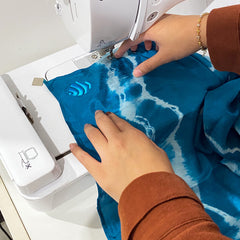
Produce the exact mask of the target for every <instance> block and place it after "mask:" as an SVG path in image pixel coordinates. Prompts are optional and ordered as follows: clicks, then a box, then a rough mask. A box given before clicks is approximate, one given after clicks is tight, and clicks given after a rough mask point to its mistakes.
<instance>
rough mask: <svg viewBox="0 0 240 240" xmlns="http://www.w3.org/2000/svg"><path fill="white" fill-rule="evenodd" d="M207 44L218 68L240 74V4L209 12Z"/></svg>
mask: <svg viewBox="0 0 240 240" xmlns="http://www.w3.org/2000/svg"><path fill="white" fill-rule="evenodd" d="M207 45H208V49H209V54H210V58H211V60H212V63H213V65H214V67H215V68H216V69H218V70H220V71H229V72H235V73H238V74H240V5H235V6H230V7H224V8H219V9H214V10H213V11H212V12H211V13H210V14H209V17H208V21H207Z"/></svg>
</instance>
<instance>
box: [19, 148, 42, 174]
mask: <svg viewBox="0 0 240 240" xmlns="http://www.w3.org/2000/svg"><path fill="white" fill-rule="evenodd" d="M18 154H19V156H20V158H21V165H22V167H23V168H24V169H26V170H28V169H30V168H31V167H32V164H31V161H32V160H33V159H35V158H36V157H37V156H38V153H37V150H36V149H35V148H34V147H31V148H28V149H26V150H23V151H21V152H18Z"/></svg>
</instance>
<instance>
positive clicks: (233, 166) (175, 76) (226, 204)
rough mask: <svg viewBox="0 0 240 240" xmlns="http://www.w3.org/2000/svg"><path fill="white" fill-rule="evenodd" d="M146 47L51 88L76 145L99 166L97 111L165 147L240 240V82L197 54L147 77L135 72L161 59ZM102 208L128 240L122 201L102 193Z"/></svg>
mask: <svg viewBox="0 0 240 240" xmlns="http://www.w3.org/2000/svg"><path fill="white" fill-rule="evenodd" d="M155 53H156V52H155V50H151V51H148V52H147V51H145V50H144V47H143V46H141V47H140V48H139V50H138V51H137V52H136V53H132V52H128V54H126V55H125V56H124V57H123V58H121V59H118V60H117V59H113V60H111V61H110V60H108V58H106V57H105V58H103V59H101V60H100V61H99V62H98V63H95V64H94V65H92V66H91V67H89V68H86V69H81V70H79V71H76V72H74V73H72V74H69V75H67V76H62V77H58V78H56V79H54V80H52V81H49V82H45V84H46V85H47V87H48V88H49V90H50V91H51V92H52V93H53V94H54V96H55V97H56V98H57V100H58V101H59V103H60V105H61V109H62V112H63V115H64V118H65V120H66V122H67V124H68V126H69V128H70V130H71V131H72V133H73V135H74V137H75V139H76V141H77V143H78V144H79V145H80V146H81V147H83V148H84V149H85V150H87V151H88V152H89V153H90V154H91V155H92V156H94V157H95V158H97V159H98V160H99V157H98V155H97V153H96V152H95V150H94V148H93V147H92V145H91V143H90V142H89V141H88V139H87V137H86V136H85V134H84V131H83V127H84V124H85V123H91V124H93V125H96V123H95V119H94V112H95V110H98V109H100V110H103V111H105V112H107V111H111V112H114V113H116V114H117V115H118V116H120V117H122V118H124V119H126V120H127V121H129V122H130V123H131V124H132V125H134V126H135V127H137V128H138V129H140V130H142V131H143V132H145V133H146V134H147V136H148V137H149V138H151V139H152V140H153V141H154V142H155V143H157V145H158V146H160V147H161V148H163V149H164V150H165V151H166V152H167V154H168V156H169V158H170V160H171V163H172V165H173V168H174V170H175V172H176V174H178V175H179V176H180V177H182V178H183V179H184V180H185V181H186V182H187V183H188V184H189V186H190V187H191V188H192V189H193V190H194V191H195V193H196V194H197V195H198V197H199V198H200V199H201V201H202V202H203V204H204V207H205V209H206V211H207V212H208V213H209V215H210V216H211V217H212V218H213V220H214V221H215V222H216V223H217V224H218V226H219V227H220V229H221V232H222V233H223V234H225V235H227V236H229V237H231V238H233V239H240V137H239V133H240V117H239V116H240V114H239V111H240V93H239V92H240V79H239V78H238V76H237V75H236V74H232V73H227V72H218V71H216V70H214V68H213V67H212V65H211V63H210V62H209V61H208V60H207V59H205V58H203V57H201V56H199V55H197V54H194V55H192V56H189V57H187V58H184V59H182V60H179V61H175V62H172V63H169V64H166V65H163V66H161V67H159V68H157V69H155V70H154V71H152V72H151V73H149V74H147V75H146V76H144V77H141V78H134V77H133V75H132V71H133V69H134V68H135V67H136V66H137V65H138V64H139V63H141V62H142V61H144V60H146V59H147V58H149V57H151V56H152V55H153V54H155ZM98 190H99V197H98V202H97V208H98V212H99V215H100V218H101V221H102V225H103V228H104V230H105V233H106V236H107V238H108V239H109V240H113V239H119V240H120V239H121V233H120V222H119V217H118V210H117V203H116V202H115V201H114V200H113V199H111V198H110V197H109V196H108V195H107V194H106V193H105V192H104V191H103V190H102V189H101V188H100V187H98Z"/></svg>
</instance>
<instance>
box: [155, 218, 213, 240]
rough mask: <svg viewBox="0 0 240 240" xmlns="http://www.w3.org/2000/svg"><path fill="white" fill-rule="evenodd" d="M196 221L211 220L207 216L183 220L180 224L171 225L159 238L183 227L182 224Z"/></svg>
mask: <svg viewBox="0 0 240 240" xmlns="http://www.w3.org/2000/svg"><path fill="white" fill-rule="evenodd" d="M198 221H199V222H200V221H208V222H212V221H211V220H209V219H207V218H195V219H191V220H187V221H185V222H183V223H181V224H179V225H177V226H175V227H172V228H171V229H169V230H168V231H167V232H166V233H164V234H163V236H161V237H160V238H159V240H161V239H164V238H166V237H167V236H168V235H169V234H170V233H172V232H174V231H175V230H177V229H179V228H181V227H183V226H184V225H187V224H189V223H192V222H198Z"/></svg>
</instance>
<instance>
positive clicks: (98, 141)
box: [70, 111, 174, 202]
mask: <svg viewBox="0 0 240 240" xmlns="http://www.w3.org/2000/svg"><path fill="white" fill-rule="evenodd" d="M95 118H96V123H97V126H98V128H95V127H94V126H92V125H88V124H87V125H85V128H84V130H85V133H86V135H87V137H88V139H89V140H90V141H91V143H92V144H93V146H94V147H95V149H96V151H97V152H98V154H99V156H100V157H101V163H100V162H98V161H97V160H96V159H94V158H93V157H92V156H90V155H89V154H88V153H86V152H85V151H84V150H83V149H81V148H80V147H79V146H77V145H76V144H71V145H70V148H71V151H72V153H73V154H74V155H75V156H76V158H77V159H78V160H79V161H80V162H81V163H82V164H83V165H84V166H85V167H86V168H87V170H88V171H89V172H90V174H91V175H92V176H93V177H94V178H95V180H96V181H97V182H98V184H99V185H100V186H101V187H102V188H103V189H104V190H105V191H106V192H107V193H108V194H109V195H110V196H111V197H112V198H114V199H115V200H116V201H117V202H118V201H119V199H120V196H121V194H122V192H123V190H124V189H125V188H126V187H127V185H128V184H130V183H131V182H132V181H133V180H134V179H136V178H138V177H140V176H142V175H144V174H148V173H152V172H169V173H174V172H173V169H172V166H171V163H170V161H169V159H168V156H167V154H166V153H165V152H164V150H162V149H161V148H159V147H158V146H157V145H156V144H155V143H153V142H152V141H151V140H150V139H149V138H148V137H147V136H146V135H145V134H144V133H143V132H141V131H139V130H138V129H136V128H134V127H133V126H131V125H130V124H129V123H128V122H126V121H125V120H123V119H121V118H119V117H118V116H116V115H115V114H113V113H108V114H105V113H103V112H102V111H97V112H96V115H95Z"/></svg>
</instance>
